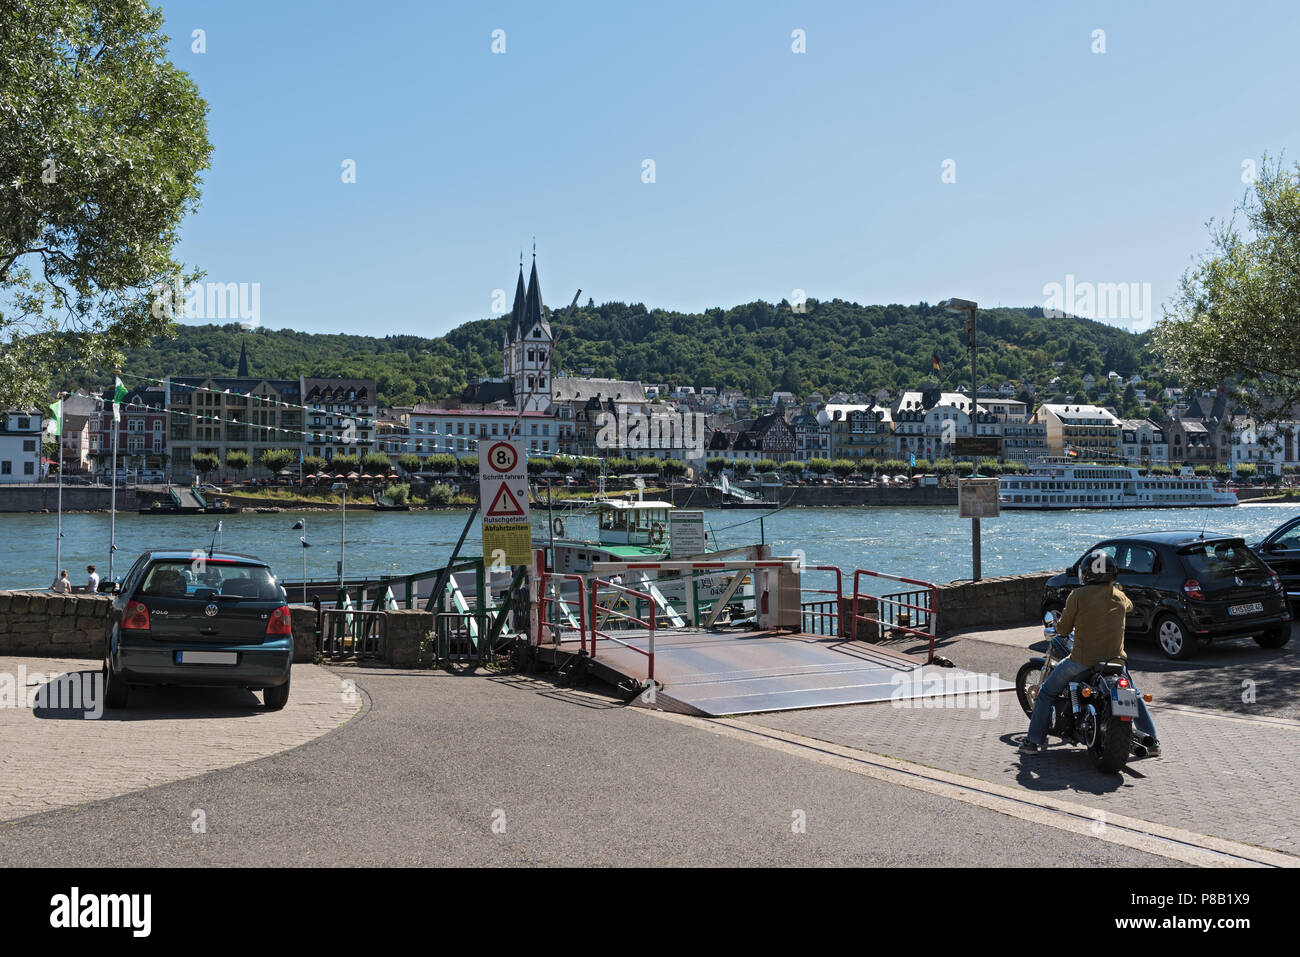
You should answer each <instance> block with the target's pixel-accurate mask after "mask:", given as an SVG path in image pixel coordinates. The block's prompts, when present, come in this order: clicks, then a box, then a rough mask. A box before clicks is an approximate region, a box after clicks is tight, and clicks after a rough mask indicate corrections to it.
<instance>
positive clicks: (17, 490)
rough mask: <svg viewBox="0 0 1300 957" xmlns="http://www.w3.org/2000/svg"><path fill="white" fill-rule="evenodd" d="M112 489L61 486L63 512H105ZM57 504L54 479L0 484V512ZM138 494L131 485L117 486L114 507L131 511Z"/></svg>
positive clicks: (45, 508) (47, 509)
mask: <svg viewBox="0 0 1300 957" xmlns="http://www.w3.org/2000/svg"><path fill="white" fill-rule="evenodd" d="M112 496H113V490H112V488H110V487H109V486H107V485H65V486H63V510H64V511H65V512H107V511H108V509H109V504H110V502H111V500H112ZM58 507H59V486H58V483H57V482H43V483H41V484H39V485H0V512H53V511H55V510H57V509H58ZM141 507H142V506H141V504H140V496H138V495H137V494H136V491H135V489H133V488H124V487H119V488H118V490H117V509H118V511H119V512H133V511H135V510H136V509H139V508H141Z"/></svg>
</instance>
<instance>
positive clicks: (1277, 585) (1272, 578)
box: [1268, 568, 1282, 591]
mask: <svg viewBox="0 0 1300 957" xmlns="http://www.w3.org/2000/svg"><path fill="white" fill-rule="evenodd" d="M1268 580H1269V584H1271V585H1272V586H1273V590H1274V591H1281V590H1282V579H1281V577H1280V576H1279V575H1278V573H1277V572H1275V571H1273V570H1272V569H1271V568H1270V569H1269V571H1268Z"/></svg>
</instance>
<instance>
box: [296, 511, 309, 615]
mask: <svg viewBox="0 0 1300 957" xmlns="http://www.w3.org/2000/svg"><path fill="white" fill-rule="evenodd" d="M293 530H294V531H303V532H306V531H307V519H305V518H300V519H298V521H296V522H294V523H293ZM298 541H300V542H302V603H303V604H304V605H305V604H307V549H309V548H311V543H309V542H308V541H307V536H306V535H303V536H301V537H299V539H298Z"/></svg>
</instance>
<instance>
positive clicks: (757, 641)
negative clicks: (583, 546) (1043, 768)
mask: <svg viewBox="0 0 1300 957" xmlns="http://www.w3.org/2000/svg"><path fill="white" fill-rule="evenodd" d="M620 637H621V638H622V639H623V640H624V641H625V642H627V643H628V644H629V645H631V646H632V647H631V648H626V647H622V646H619V645H613V644H610V645H609V646H608V647H606V646H605V645H602V647H600V649H599V650H598V652H597V655H596V657H595V658H592V659H589V662H590V665H596V666H598V667H597V668H595V669H594V670H595V671H596V673H597V674H599V675H601V676H602V677H605V678H606V679H607V680H610V681H611V682H612V683H615V684H618V685H621V686H623V687H630V686H632V685H639V684H644V682H645V681H646V678H647V658H646V656H645V654H644V653H643V652H644V649H645V648H646V646H647V644H648V640H649V639H648V636H647V635H637V634H635V633H631V632H625V633H622V634H621V635H620ZM556 651H557V652H558V653H561V654H563V653H565V652H567V653H569V654H573V655H577V654H578V651H579V648H578V642H577V641H576V640H574V641H571V642H562V643H561V644H560V645H558V646H557V647H556ZM590 665H589V667H590ZM602 673H603V674H602ZM620 679H621V680H620ZM655 679H656V680H657V681H658V682H659V684H660V685H661V687H659V688H657V689H656V691H655V693H654V695H653V696H652V697H653V701H654V704H655V705H656V706H658V707H662V708H665V709H666V710H670V711H681V712H684V713H687V714H697V715H704V716H707V717H719V716H722V715H733V714H757V713H759V712H766V711H791V710H795V709H800V708H825V707H832V706H835V705H845V704H865V703H869V702H874V701H891V700H895V701H901V700H912V699H917V698H928V697H938V696H946V695H955V694H992V693H997V692H1000V691H1005V690H1009V689H1010V688H1011V687H1012V685H1011V684H1010V683H1009V682H1006V681H1002V680H1000V679H998V678H995V677H993V676H991V675H983V674H979V673H977V672H971V671H965V670H963V669H961V668H943V667H940V666H938V665H929V664H925V663H924V662H922V661H918V660H917V659H915V658H911V657H908V656H907V655H904V654H901V653H899V652H896V651H892V650H889V649H887V648H882V647H880V646H878V645H872V644H868V643H866V642H861V641H850V640H848V639H844V638H835V637H826V636H822V635H808V634H803V633H797V632H796V633H790V632H782V631H747V630H737V631H703V630H687V631H675V632H672V633H669V632H666V631H665V632H660V633H659V634H658V636H657V639H656V644H655ZM640 700H642V701H646V700H647V696H646V695H642V696H640Z"/></svg>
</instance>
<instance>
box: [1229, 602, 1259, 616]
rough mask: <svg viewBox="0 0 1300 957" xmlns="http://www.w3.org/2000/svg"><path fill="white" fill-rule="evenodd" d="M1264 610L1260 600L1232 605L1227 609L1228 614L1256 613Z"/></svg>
mask: <svg viewBox="0 0 1300 957" xmlns="http://www.w3.org/2000/svg"><path fill="white" fill-rule="evenodd" d="M1263 610H1264V605H1263V603H1261V602H1257V601H1253V602H1251V603H1250V604H1249V605H1233V606H1232V607H1231V608H1229V609H1228V614H1229V615H1257V614H1259V613H1260V612H1261V611H1263Z"/></svg>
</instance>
